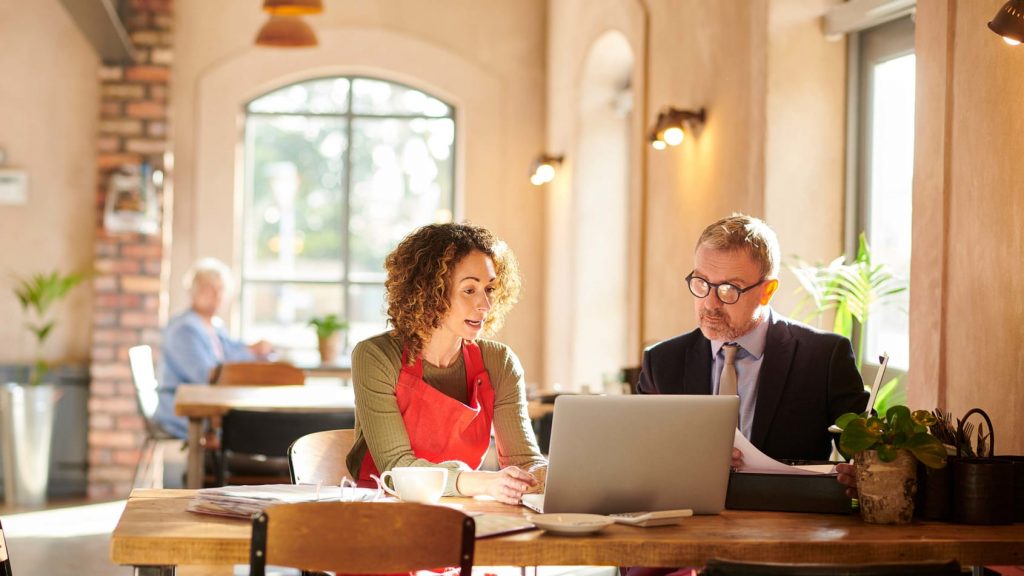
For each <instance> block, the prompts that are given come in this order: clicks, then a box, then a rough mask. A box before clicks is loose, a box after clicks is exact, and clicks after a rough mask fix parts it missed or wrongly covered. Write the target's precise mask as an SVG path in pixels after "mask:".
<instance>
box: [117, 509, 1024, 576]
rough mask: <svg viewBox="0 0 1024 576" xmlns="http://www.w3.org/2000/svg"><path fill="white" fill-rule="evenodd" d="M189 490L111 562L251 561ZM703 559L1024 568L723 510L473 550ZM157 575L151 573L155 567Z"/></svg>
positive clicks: (803, 518) (1016, 542)
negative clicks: (198, 509) (661, 523)
mask: <svg viewBox="0 0 1024 576" xmlns="http://www.w3.org/2000/svg"><path fill="white" fill-rule="evenodd" d="M193 494H194V491H191V490H135V491H134V492H132V495H131V497H130V498H129V500H128V505H127V507H126V508H125V511H124V514H122V516H121V519H120V521H119V522H118V524H117V528H115V529H114V533H113V535H112V536H111V542H110V557H111V560H113V561H114V563H116V564H132V565H136V566H159V567H162V568H159V570H161V572H154V573H160V574H172V573H173V570H169V569H168V568H167V567H171V566H175V565H188V564H201V565H225V564H247V563H248V562H249V537H250V524H249V522H247V521H244V520H235V519H229V518H219V517H216V516H206V515H201V514H193V513H190V512H186V511H185V507H186V505H187V503H188V501H189V499H191V498H192V496H193ZM445 500H446V501H447V502H450V503H453V504H458V505H461V506H463V507H464V509H466V510H477V511H482V512H498V513H506V514H526V513H528V511H527V510H526V509H525V508H521V507H518V506H506V505H504V504H498V503H495V502H486V501H480V500H473V499H469V498H446V499H445ZM710 558H727V559H732V560H747V561H761V562H807V563H833V564H851V563H864V562H926V561H946V560H950V559H955V560H958V561H959V562H960V563H961V564H964V565H984V564H988V565H997V564H1004V565H1019V564H1022V563H1024V524H1015V525H1012V526H966V525H961V524H945V523H939V522H923V523H917V522H915V523H913V524H910V525H907V526H878V525H873V524H866V523H864V522H863V521H861V520H860V517H859V516H849V515H829V514H795V513H781V512H741V511H731V510H729V511H725V512H723V513H722V514H721V515H719V516H695V517H693V518H689V519H687V520H685V521H684V522H683V524H681V525H679V526H668V527H660V528H636V527H632V526H621V525H614V526H611V527H609V528H607V529H606V530H605V531H603V532H601V533H599V534H596V535H593V536H582V537H581V536H576V537H565V536H553V535H547V534H545V533H543V532H541V531H539V530H533V531H529V532H521V533H518V534H510V535H507V536H498V537H493V538H484V539H481V540H477V542H476V557H475V563H476V564H478V565H481V566H540V565H569V566H571V565H594V566H700V565H703V564H704V563H705V562H706V561H707V560H708V559H710ZM154 570H157V569H156V568H154Z"/></svg>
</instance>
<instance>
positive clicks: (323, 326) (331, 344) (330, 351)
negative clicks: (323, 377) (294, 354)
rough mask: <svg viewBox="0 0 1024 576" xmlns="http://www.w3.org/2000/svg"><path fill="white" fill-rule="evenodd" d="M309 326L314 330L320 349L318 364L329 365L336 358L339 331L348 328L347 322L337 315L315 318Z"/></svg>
mask: <svg viewBox="0 0 1024 576" xmlns="http://www.w3.org/2000/svg"><path fill="white" fill-rule="evenodd" d="M309 325H310V326H312V327H313V328H315V329H316V338H317V344H318V346H319V348H320V362H322V363H324V364H330V363H332V362H334V361H335V359H336V358H337V357H338V340H339V339H340V337H341V331H342V330H344V329H345V328H348V322H345V320H344V319H342V318H340V317H339V316H338V315H337V314H326V315H324V316H315V317H313V318H312V319H311V320H310V321H309Z"/></svg>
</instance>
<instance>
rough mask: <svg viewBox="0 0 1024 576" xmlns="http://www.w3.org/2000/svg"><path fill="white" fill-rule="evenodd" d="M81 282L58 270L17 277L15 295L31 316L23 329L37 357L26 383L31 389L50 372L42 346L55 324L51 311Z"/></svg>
mask: <svg viewBox="0 0 1024 576" xmlns="http://www.w3.org/2000/svg"><path fill="white" fill-rule="evenodd" d="M84 279H85V275H83V274H78V273H71V274H67V275H64V274H61V273H60V272H58V271H57V270H54V271H53V272H50V273H49V274H44V273H39V274H34V275H32V276H29V277H28V278H18V283H17V286H15V288H14V294H15V295H16V296H17V297H18V302H20V303H21V308H22V310H24V311H25V313H26V314H27V315H28V316H29V317H30V320H29V321H28V322H27V323H26V326H27V327H28V329H29V331H30V332H32V335H33V336H34V337H35V340H36V355H37V357H36V361H35V365H34V366H33V368H32V371H31V375H30V376H29V384H30V385H32V386H35V385H37V384H39V383H41V382H43V380H44V379H45V378H46V375H47V373H48V372H49V371H50V363H49V362H48V361H47V360H46V359H45V358H43V356H42V349H43V344H44V343H45V342H46V339H47V338H48V337H49V336H50V334H51V333H52V332H53V327H54V326H55V325H56V324H57V321H56V320H55V319H52V318H50V314H49V313H50V310H51V309H52V307H53V305H54V304H56V303H58V302H60V301H61V300H62V299H63V298H64V297H65V296H67V294H68V292H70V291H71V289H72V288H74V287H75V286H77V285H78V284H80V283H81V282H82V281H83V280H84Z"/></svg>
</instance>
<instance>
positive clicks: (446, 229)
mask: <svg viewBox="0 0 1024 576" xmlns="http://www.w3.org/2000/svg"><path fill="white" fill-rule="evenodd" d="M384 266H385V268H386V270H387V280H386V281H385V284H384V287H385V290H386V299H387V312H388V319H389V322H390V324H391V326H392V327H393V330H391V331H389V332H385V333H382V334H379V335H377V336H374V337H372V338H370V339H368V340H364V341H362V342H360V343H359V344H358V345H356V347H355V349H354V350H353V351H352V376H353V384H354V386H355V397H356V428H355V430H356V440H355V444H354V445H353V447H352V451H351V452H350V453H349V455H348V459H347V464H348V468H349V471H350V472H351V473H352V474H354V475H355V476H356V478H357V479H358V481H359V483H360V485H364V486H373V485H374V484H373V480H372V478H371V475H379V474H380V473H381V472H383V471H386V470H390V469H392V468H394V467H396V466H440V467H444V468H447V469H448V470H449V475H448V485H447V486H446V488H445V495H447V496H475V495H480V494H486V495H490V496H492V497H494V498H496V499H497V500H499V501H501V502H505V503H510V504H517V503H518V502H519V499H520V497H521V496H522V495H523V493H525V492H527V491H533V490H537V489H539V488H540V484H541V483H542V482H541V480H540V479H538V478H537V477H536V476H534V474H531V471H532V472H535V473H537V474H538V475H542V474H543V471H544V470H546V468H545V467H546V464H547V462H546V461H545V459H544V457H543V456H541V454H540V450H539V449H538V447H537V440H536V438H535V437H534V433H533V428H532V427H531V426H530V419H529V416H528V415H527V412H526V388H525V384H524V379H523V368H522V365H520V363H519V359H518V358H517V357H516V355H515V354H514V353H513V352H512V350H511V349H510V348H509V347H508V346H506V345H504V344H501V343H499V342H495V341H492V340H483V339H481V338H480V336H482V335H485V334H493V333H494V332H496V331H497V330H498V329H499V328H500V327H501V325H502V323H503V322H504V319H505V315H506V314H507V313H508V312H509V310H510V309H511V308H512V306H513V304H515V303H516V301H517V300H518V297H519V289H520V279H519V270H518V264H517V263H516V259H515V256H514V255H513V254H512V251H511V250H509V248H508V247H507V246H506V245H505V243H504V242H501V241H500V240H498V239H497V238H496V237H495V236H494V235H493V234H492V233H491V232H489V231H487V230H485V229H484V228H480V227H477V226H473V225H470V224H453V223H452V224H433V225H429V226H424V227H422V228H420V229H418V230H416V231H414V232H413V233H412V234H410V235H409V236H407V237H406V238H405V239H404V240H402V242H401V243H400V244H399V245H398V247H397V248H395V250H394V251H393V252H391V254H389V255H388V257H387V259H386V260H385V262H384ZM492 425H493V430H494V434H495V437H496V443H497V450H498V461H499V466H500V467H502V468H501V470H500V471H482V470H479V468H480V466H481V464H482V463H483V460H484V455H485V454H486V452H487V450H488V447H489V444H490V438H491V430H492Z"/></svg>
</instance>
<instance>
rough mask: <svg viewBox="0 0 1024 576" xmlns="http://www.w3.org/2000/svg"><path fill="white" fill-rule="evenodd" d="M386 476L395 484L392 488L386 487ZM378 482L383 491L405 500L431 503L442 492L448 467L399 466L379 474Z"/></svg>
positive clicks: (446, 480)
mask: <svg viewBox="0 0 1024 576" xmlns="http://www.w3.org/2000/svg"><path fill="white" fill-rule="evenodd" d="M388 478H391V482H392V483H393V484H394V485H395V488H394V490H392V489H391V488H389V487H388V483H387V480H388ZM380 482H381V487H382V488H383V489H384V491H385V492H387V493H388V494H391V495H392V496H397V497H398V498H399V499H401V500H403V501H405V502H419V503H421V504H433V503H434V502H437V501H438V500H440V499H441V495H442V494H444V486H445V484H446V483H447V482H448V469H447V468H430V467H426V466H399V467H396V468H392V469H391V470H388V471H387V472H385V473H383V474H381V475H380Z"/></svg>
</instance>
